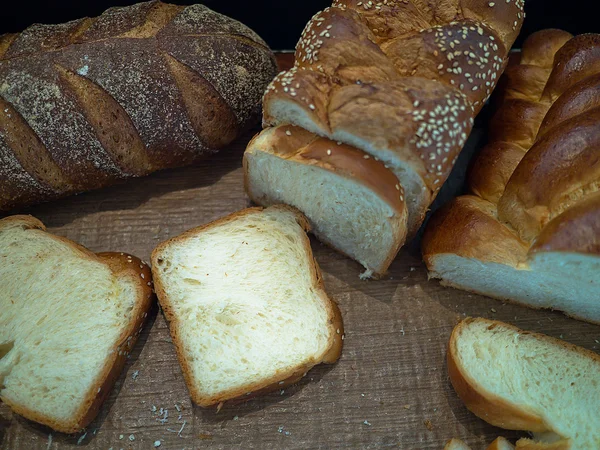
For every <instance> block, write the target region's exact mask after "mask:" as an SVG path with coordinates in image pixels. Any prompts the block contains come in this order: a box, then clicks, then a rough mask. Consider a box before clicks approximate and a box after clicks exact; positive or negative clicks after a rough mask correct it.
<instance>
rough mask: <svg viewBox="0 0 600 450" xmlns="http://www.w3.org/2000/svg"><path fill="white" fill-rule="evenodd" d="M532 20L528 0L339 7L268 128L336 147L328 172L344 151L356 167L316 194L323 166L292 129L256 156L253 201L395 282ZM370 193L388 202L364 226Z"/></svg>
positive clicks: (301, 56)
mask: <svg viewBox="0 0 600 450" xmlns="http://www.w3.org/2000/svg"><path fill="white" fill-rule="evenodd" d="M523 15H524V13H523V1H522V0H508V1H501V2H489V1H483V0H451V1H445V0H444V1H443V0H435V1H430V2H426V3H425V2H421V1H416V0H411V1H408V0H389V1H384V2H371V1H368V2H362V1H356V0H336V1H334V2H333V5H332V6H331V7H330V8H327V9H325V10H323V11H321V12H319V13H317V14H316V15H315V16H314V17H313V18H312V19H311V21H310V22H309V23H308V24H307V25H306V28H305V29H304V32H303V34H302V37H301V38H300V41H299V42H298V45H297V47H296V54H295V56H296V60H295V65H294V67H293V68H292V69H290V70H288V71H286V72H282V73H281V74H279V75H278V76H277V78H275V80H274V81H273V82H272V83H271V84H270V85H269V88H268V90H267V92H266V94H265V97H264V99H263V125H264V126H265V127H277V126H283V125H295V126H297V127H300V128H302V129H304V130H307V131H309V132H311V133H314V134H316V135H318V136H321V137H322V138H326V139H324V140H320V141H319V142H320V145H321V146H322V147H323V148H324V149H327V156H330V158H328V164H331V167H329V168H328V169H326V170H328V171H329V172H336V171H338V168H337V167H336V166H335V163H331V162H330V161H331V160H332V159H334V158H336V156H335V153H336V152H340V153H342V154H343V156H341V157H340V158H343V159H344V160H349V159H350V158H351V159H354V162H353V163H352V166H353V169H352V171H347V170H345V175H344V176H342V177H329V176H328V175H322V176H323V177H325V178H327V179H328V183H327V184H325V183H319V184H316V185H313V186H312V188H311V189H309V190H307V189H306V186H305V184H306V183H304V181H303V178H302V177H303V175H302V174H304V173H305V172H306V171H310V172H319V171H318V170H317V168H318V167H317V166H319V168H322V167H323V164H318V165H316V164H314V158H306V157H304V156H302V155H301V154H302V153H304V152H303V151H302V150H301V149H300V147H298V145H303V142H299V141H297V140H296V138H295V137H294V136H293V133H294V132H293V131H292V130H288V131H291V133H292V136H289V138H286V137H285V136H280V134H281V133H273V132H271V130H269V129H267V130H265V131H264V132H263V135H261V136H260V138H259V139H255V140H253V141H252V142H251V144H250V146H249V147H248V151H247V153H246V155H245V156H246V160H247V163H246V165H245V167H246V179H247V180H246V187H247V190H248V194H249V196H250V198H251V199H252V200H254V201H255V202H257V203H259V204H263V205H267V204H273V203H279V202H287V203H290V204H292V205H293V206H295V207H297V208H298V209H300V210H301V211H303V212H304V213H305V214H306V215H307V217H308V219H309V220H310V221H311V224H312V226H313V229H314V230H315V233H316V234H317V235H318V236H319V237H320V238H321V239H322V240H323V241H325V242H327V243H328V244H330V245H332V246H333V247H335V248H337V249H338V250H340V251H342V252H343V253H346V254H348V255H350V256H351V257H353V258H355V259H357V260H358V261H359V262H360V263H361V264H363V265H364V266H365V268H366V272H365V274H364V276H366V277H369V276H376V275H380V274H383V273H385V271H386V269H387V267H388V266H389V264H390V262H391V261H392V260H393V259H394V256H395V255H396V253H397V252H398V249H399V248H400V247H401V246H402V245H403V244H404V241H405V239H406V237H407V236H412V235H414V234H415V233H416V231H417V230H418V228H419V227H420V225H421V223H422V221H423V218H424V217H425V213H426V212H427V209H428V207H429V205H430V204H431V202H432V201H433V199H434V198H435V196H436V195H437V193H438V191H439V189H440V187H441V186H442V184H443V183H444V180H445V179H446V178H447V177H448V175H449V173H450V171H451V170H452V167H453V165H454V162H455V160H456V157H457V156H458V153H459V152H460V150H461V148H462V146H463V144H464V143H465V141H466V139H467V136H468V135H469V133H470V131H471V127H472V125H473V118H474V116H475V114H476V113H477V112H478V111H479V110H480V108H481V107H482V105H483V103H484V102H485V101H486V100H487V98H488V96H489V95H490V93H491V92H492V90H493V88H494V86H495V85H496V82H497V80H498V77H499V76H500V74H501V73H502V71H503V69H504V66H505V61H506V58H507V55H508V50H509V48H510V46H511V45H512V43H513V41H514V39H515V37H516V36H517V34H518V33H519V29H520V27H521V23H522V20H523ZM275 141H276V142H275ZM340 144H344V147H342V148H341V149H340V148H338V147H340ZM349 146H353V147H355V150H354V151H353V152H351V151H349V150H348V147H349ZM273 148H277V149H278V151H275V152H274V151H272V150H270V149H273ZM279 148H281V149H283V150H281V151H279ZM292 155H293V156H292ZM259 158H260V159H262V160H264V161H265V162H264V163H260V162H259V161H258V159H259ZM277 159H281V160H284V161H281V162H277V161H276V160H277ZM373 159H374V160H375V162H378V163H380V164H375V163H374V162H373V161H372V160H373ZM303 165H308V166H310V167H309V168H308V169H307V168H304V167H302V166H303ZM384 172H385V174H384ZM283 173H285V174H286V175H285V176H284V175H283ZM369 173H371V174H370V175H367V174H369ZM349 177H350V178H352V177H354V178H356V180H354V181H352V180H349ZM366 177H370V178H371V179H372V180H376V181H377V183H376V184H377V186H374V185H373V182H370V183H367V184H365V182H364V180H365V178H366ZM368 191H370V192H368ZM298 192H301V195H297V193H298ZM365 192H368V193H367V194H365ZM365 196H366V197H369V198H374V197H377V198H378V199H377V200H376V205H374V206H373V208H371V210H370V211H368V213H367V217H364V218H363V217H362V213H363V205H364V203H366V202H367V200H366V197H365ZM392 197H395V199H394V200H393V202H392V203H393V204H395V205H393V208H390V207H389V206H388V204H389V199H390V198H392ZM381 204H385V207H379V205H381ZM342 214H343V215H342ZM405 217H406V218H405ZM389 228H396V230H395V231H394V232H390V231H388V230H389ZM380 232H381V237H380V238H379V237H378V238H375V239H373V238H371V236H370V235H371V234H377V233H380Z"/></svg>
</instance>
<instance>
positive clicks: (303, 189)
mask: <svg viewBox="0 0 600 450" xmlns="http://www.w3.org/2000/svg"><path fill="white" fill-rule="evenodd" d="M244 175H245V176H244V179H245V185H246V192H247V193H248V196H249V197H250V198H251V199H252V200H253V201H254V202H256V203H258V204H259V205H262V206H269V205H274V204H279V203H286V204H288V205H291V206H294V207H295V208H298V209H299V210H300V211H302V213H303V214H305V215H306V217H307V218H308V220H309V221H310V224H311V229H312V232H313V233H314V234H315V236H317V237H318V238H319V239H320V240H321V241H323V242H324V243H326V244H328V245H330V246H331V247H333V248H335V249H336V250H338V251H340V252H342V253H343V254H345V255H347V256H349V257H351V258H353V259H355V260H356V261H358V262H359V263H360V264H362V265H363V266H364V267H365V269H366V270H365V272H364V273H363V274H362V275H361V278H370V277H377V276H380V275H382V274H384V273H385V272H386V271H387V269H388V267H389V265H390V264H391V263H392V261H393V260H394V258H395V257H396V254H397V253H398V250H399V249H400V247H401V246H402V245H404V242H405V240H406V234H407V220H408V210H407V206H406V201H405V197H404V189H403V187H402V185H401V184H400V182H399V181H398V178H396V176H395V175H394V174H393V172H392V171H391V170H389V169H388V168H387V167H386V166H385V165H384V164H383V163H382V162H380V161H378V160H376V158H373V157H370V156H369V155H368V154H366V153H364V152H362V151H360V150H358V149H356V148H354V147H351V146H349V145H344V144H342V143H340V142H335V141H331V140H329V139H326V138H323V137H319V136H317V135H315V134H313V133H311V132H308V131H306V130H303V129H302V128H300V127H295V126H292V125H283V126H279V127H276V128H267V129H266V130H263V131H262V132H261V133H260V134H258V135H257V136H256V137H255V138H254V139H252V141H251V142H250V143H249V144H248V147H247V149H246V152H245V153H244Z"/></svg>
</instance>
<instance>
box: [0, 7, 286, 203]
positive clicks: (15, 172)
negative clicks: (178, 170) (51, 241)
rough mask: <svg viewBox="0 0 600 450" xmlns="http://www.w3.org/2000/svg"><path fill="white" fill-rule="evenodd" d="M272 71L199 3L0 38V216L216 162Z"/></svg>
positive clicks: (135, 10)
mask: <svg viewBox="0 0 600 450" xmlns="http://www.w3.org/2000/svg"><path fill="white" fill-rule="evenodd" d="M275 70H276V64H275V60H274V57H273V54H272V53H271V51H270V50H269V49H268V47H267V45H266V44H265V43H264V42H263V41H262V40H261V39H260V38H259V37H258V36H257V35H256V34H255V33H254V32H252V31H251V30H250V29H248V28H247V27H245V26H244V25H242V24H240V23H238V22H236V21H234V20H232V19H229V18H228V17H225V16H222V15H220V14H218V13H215V12H213V11H211V10H210V9H208V8H207V7H205V6H203V5H192V6H188V7H185V6H177V5H170V4H166V3H161V2H159V1H151V2H146V3H139V4H136V5H133V6H128V7H124V8H111V9H108V10H107V11H105V12H104V13H103V14H102V15H101V16H99V17H97V18H93V19H90V18H85V19H80V20H75V21H73V22H69V23H65V24H61V25H39V24H36V25H32V26H31V27H29V28H27V29H26V30H25V31H23V32H22V33H20V34H12V35H4V36H0V210H6V209H9V208H12V207H15V206H21V205H25V204H30V203H34V202H39V201H43V200H49V199H52V198H56V197H60V196H64V195H67V194H71V193H74V192H79V191H84V190H88V189H94V188H99V187H101V186H105V185H108V184H111V183H114V182H116V181H117V180H120V179H125V178H128V177H132V176H141V175H146V174H148V173H150V172H152V171H155V170H158V169H163V168H167V167H175V166H183V165H186V164H190V163H192V162H194V161H196V160H198V159H199V158H200V157H201V156H203V155H206V154H208V153H212V152H214V151H215V150H217V149H219V148H221V147H223V146H225V145H227V144H228V143H230V142H231V141H232V140H233V139H235V137H236V136H238V135H239V134H240V133H241V132H242V131H243V130H244V129H245V128H247V126H248V125H249V123H250V121H251V120H252V119H254V118H255V117H256V115H257V114H258V113H259V108H260V98H261V95H262V93H263V91H264V89H265V87H266V86H267V84H268V83H269V81H271V79H272V78H273V77H274V76H275Z"/></svg>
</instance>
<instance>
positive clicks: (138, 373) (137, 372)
mask: <svg viewBox="0 0 600 450" xmlns="http://www.w3.org/2000/svg"><path fill="white" fill-rule="evenodd" d="M139 375H140V371H139V370H136V371H135V372H133V374H132V375H131V378H132V379H133V381H135V380H136V378H137V377H138V376H139Z"/></svg>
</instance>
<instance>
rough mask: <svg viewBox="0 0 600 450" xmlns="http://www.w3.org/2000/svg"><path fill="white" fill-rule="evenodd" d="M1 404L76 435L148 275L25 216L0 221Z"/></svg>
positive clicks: (141, 309) (135, 316) (120, 350)
mask: <svg viewBox="0 0 600 450" xmlns="http://www.w3.org/2000/svg"><path fill="white" fill-rule="evenodd" d="M0 261H1V264H0V286H1V289H0V400H2V402H4V403H6V404H7V405H8V406H10V407H11V409H12V410H13V411H14V412H15V413H17V414H20V415H22V416H24V417H26V418H27V419H30V420H34V421H36V422H39V423H42V424H44V425H47V426H50V427H52V428H53V429H55V430H57V431H62V432H64V433H74V432H76V431H79V430H80V429H82V428H84V427H85V426H86V425H87V424H89V422H91V421H92V420H93V419H94V417H95V416H96V414H97V413H98V410H99V408H100V405H101V404H102V402H103V401H104V399H105V398H106V396H107V395H108V393H109V392H110V389H111V387H112V385H113V383H114V382H115V381H116V379H117V378H118V376H119V374H120V372H121V370H122V368H123V366H124V365H125V360H126V358H127V355H128V354H129V352H130V350H131V349H132V347H133V345H134V343H135V341H136V339H137V336H138V334H139V332H140V330H141V328H142V325H143V322H144V319H145V317H146V316H147V311H148V309H149V308H150V305H151V301H152V286H151V274H150V269H149V268H148V266H146V265H145V264H143V263H142V262H141V261H140V260H139V259H137V258H134V257H132V256H128V255H125V254H123V253H120V254H119V253H101V254H94V253H92V252H90V251H89V250H87V249H85V248H83V247H81V246H79V245H78V244H76V243H74V242H72V241H69V240H67V239H64V238H61V237H58V236H54V235H52V234H50V233H48V232H46V229H45V227H44V225H43V224H42V223H41V222H40V221H39V220H37V219H35V218H33V217H31V216H12V217H8V218H5V219H2V220H0Z"/></svg>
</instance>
